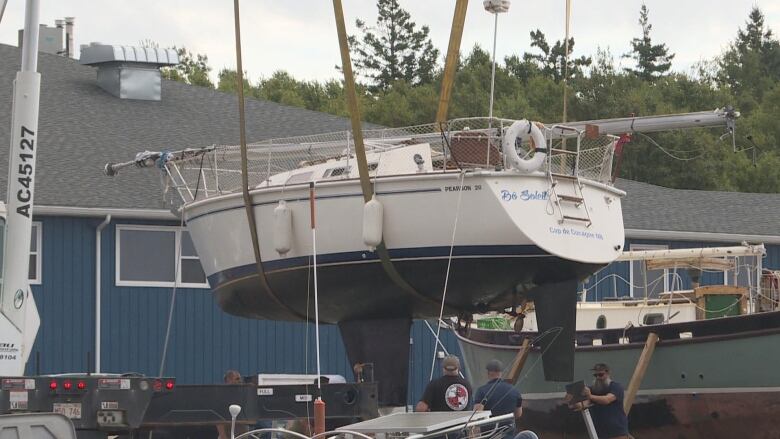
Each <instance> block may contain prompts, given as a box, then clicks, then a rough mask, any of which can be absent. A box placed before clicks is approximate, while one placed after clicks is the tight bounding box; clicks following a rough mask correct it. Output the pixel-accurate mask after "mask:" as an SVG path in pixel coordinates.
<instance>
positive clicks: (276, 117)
mask: <svg viewBox="0 0 780 439" xmlns="http://www.w3.org/2000/svg"><path fill="white" fill-rule="evenodd" d="M19 64H20V51H19V49H18V48H16V47H13V46H8V45H3V44H0V127H2V128H0V145H3V147H2V148H0V190H2V192H0V193H2V194H3V196H2V198H5V193H6V179H7V175H6V170H7V169H8V164H7V159H8V149H7V146H8V145H9V142H10V139H9V137H8V131H9V129H10V126H11V119H10V117H11V100H12V82H13V79H14V77H15V75H16V71H17V70H18V69H19ZM38 71H39V72H41V104H40V116H39V119H40V122H39V128H38V130H39V132H40V136H39V138H38V145H39V146H40V148H39V149H38V158H37V165H38V166H37V179H36V193H35V203H36V204H38V205H46V206H77V207H121V208H128V207H133V208H146V209H158V208H164V207H163V205H162V203H161V201H160V200H162V196H161V191H160V188H159V180H158V179H157V178H156V176H155V175H153V174H152V173H146V172H125V173H123V174H122V175H120V176H119V177H118V178H114V179H109V178H107V177H105V176H104V175H103V173H102V169H103V165H105V164H106V163H107V162H117V161H126V160H131V159H132V158H133V157H134V156H135V154H136V153H137V152H139V151H144V150H147V149H148V150H152V151H160V150H177V149H183V148H188V147H200V146H207V145H211V144H214V143H216V144H238V110H237V104H236V96H235V95H232V94H229V93H222V92H218V91H214V90H209V89H207V88H202V87H193V86H188V85H186V84H182V83H178V82H174V81H165V80H164V81H163V84H162V88H163V90H162V101H159V102H151V101H133V100H122V99H119V98H116V97H114V96H112V95H110V94H108V93H106V92H105V91H103V90H102V89H100V88H99V87H98V86H97V83H96V80H95V78H96V69H94V68H92V67H87V66H82V65H79V64H78V62H77V61H75V60H71V59H67V58H64V57H60V56H55V55H49V54H45V53H41V54H40V56H39V61H38ZM246 114H247V139H248V140H249V141H257V140H263V139H269V138H277V137H287V136H296V135H307V134H317V133H324V132H332V131H340V130H345V129H347V128H348V127H349V120H348V119H345V118H342V117H336V116H332V115H329V114H325V113H318V112H314V111H308V110H304V109H300V108H294V107H288V106H285V105H280V104H276V103H273V102H268V101H261V100H257V99H248V100H247V101H246Z"/></svg>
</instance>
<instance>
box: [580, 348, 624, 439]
mask: <svg viewBox="0 0 780 439" xmlns="http://www.w3.org/2000/svg"><path fill="white" fill-rule="evenodd" d="M592 370H593V378H594V379H593V386H590V387H588V386H586V387H585V388H584V389H583V393H582V395H583V396H584V397H586V398H587V400H586V403H588V406H589V407H590V414H591V417H592V418H593V425H594V426H595V427H596V432H597V433H598V436H599V438H603V439H628V438H629V435H628V417H627V416H626V412H625V411H623V386H621V385H620V383H618V382H616V381H612V378H611V377H610V373H609V372H610V371H609V366H607V365H606V364H604V363H597V364H596V365H595V366H593V369H592Z"/></svg>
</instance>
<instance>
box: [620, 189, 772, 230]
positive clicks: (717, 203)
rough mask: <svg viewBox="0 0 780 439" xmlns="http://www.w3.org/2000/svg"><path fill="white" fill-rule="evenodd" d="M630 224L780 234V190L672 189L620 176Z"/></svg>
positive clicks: (645, 227)
mask: <svg viewBox="0 0 780 439" xmlns="http://www.w3.org/2000/svg"><path fill="white" fill-rule="evenodd" d="M616 186H617V187H618V188H620V189H622V190H624V191H626V193H627V195H626V198H625V199H624V200H623V221H624V223H625V226H626V228H628V229H638V230H673V231H680V232H709V233H731V234H738V235H772V236H780V194H755V193H743V192H721V191H697V190H686V189H669V188H664V187H660V186H654V185H652V184H647V183H640V182H638V181H631V180H622V179H621V180H618V181H617V184H616Z"/></svg>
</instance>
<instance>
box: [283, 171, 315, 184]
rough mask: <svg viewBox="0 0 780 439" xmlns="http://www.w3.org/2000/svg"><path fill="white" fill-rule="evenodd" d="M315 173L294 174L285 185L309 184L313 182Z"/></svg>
mask: <svg viewBox="0 0 780 439" xmlns="http://www.w3.org/2000/svg"><path fill="white" fill-rule="evenodd" d="M313 172H314V171H309V172H301V173H299V174H293V175H291V176H290V178H288V179H287V182H286V183H285V184H296V183H308V182H310V181H311V174H312V173H313Z"/></svg>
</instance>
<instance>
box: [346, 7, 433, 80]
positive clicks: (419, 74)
mask: <svg viewBox="0 0 780 439" xmlns="http://www.w3.org/2000/svg"><path fill="white" fill-rule="evenodd" d="M377 9H378V11H379V15H378V17H377V20H376V26H374V27H369V26H367V25H366V23H365V22H364V21H362V20H356V21H355V25H356V26H357V28H358V30H360V32H361V33H362V38H361V39H360V40H358V39H357V38H356V37H354V36H350V37H349V43H350V47H351V51H352V56H353V57H354V63H355V68H356V70H357V71H358V73H359V74H361V75H362V76H364V77H365V78H367V79H368V80H369V81H370V84H369V85H370V86H371V90H372V91H378V90H387V89H388V88H389V87H390V86H391V85H392V84H393V83H395V82H396V81H398V80H403V81H404V82H406V83H407V84H411V85H420V84H429V83H431V82H432V81H433V76H434V72H435V70H436V62H437V59H438V57H439V51H438V50H437V49H436V48H434V47H433V43H432V42H431V39H430V37H429V36H428V34H429V33H430V29H428V26H422V27H421V28H420V29H419V30H418V29H417V25H416V24H415V23H414V22H413V21H412V20H411V15H410V14H409V12H407V11H406V10H404V9H403V8H401V6H400V4H399V3H398V0H377Z"/></svg>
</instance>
